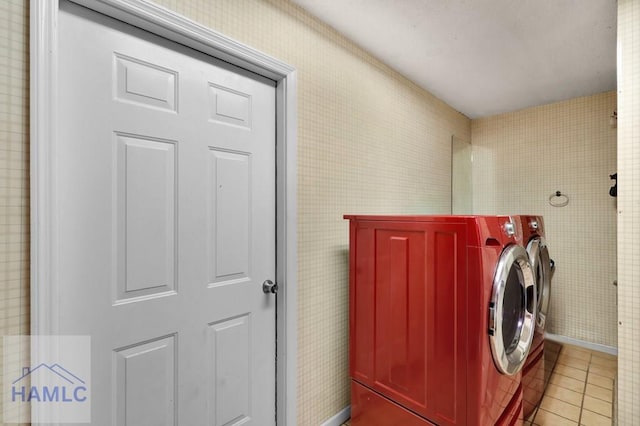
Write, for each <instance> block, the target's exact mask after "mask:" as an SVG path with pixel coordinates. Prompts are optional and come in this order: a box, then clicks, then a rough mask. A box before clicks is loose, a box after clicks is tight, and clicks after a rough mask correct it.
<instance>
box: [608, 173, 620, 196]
mask: <svg viewBox="0 0 640 426" xmlns="http://www.w3.org/2000/svg"><path fill="white" fill-rule="evenodd" d="M609 179H613V180H615V183H614V184H613V186H612V187H611V188H609V195H611V196H612V197H617V196H618V174H617V173H614V174H612V175H609Z"/></svg>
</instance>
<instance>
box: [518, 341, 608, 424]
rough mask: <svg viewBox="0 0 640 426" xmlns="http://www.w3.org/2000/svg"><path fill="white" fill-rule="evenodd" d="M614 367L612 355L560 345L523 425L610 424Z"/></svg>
mask: <svg viewBox="0 0 640 426" xmlns="http://www.w3.org/2000/svg"><path fill="white" fill-rule="evenodd" d="M546 344H547V342H545V352H546V349H547V346H546ZM545 361H546V358H545ZM550 365H553V364H552V363H550ZM617 368H618V361H617V358H616V357H615V356H613V355H609V354H606V353H603V352H596V351H590V350H588V349H584V348H581V347H578V346H571V345H563V346H562V349H561V350H560V354H559V356H558V360H557V362H556V363H555V366H554V368H553V369H552V370H551V371H550V373H551V379H550V380H549V384H548V385H547V388H546V391H545V394H544V397H543V398H542V402H541V403H540V406H539V407H538V409H537V411H536V412H534V413H533V414H532V416H531V417H530V418H529V419H528V420H527V421H525V426H530V425H536V426H551V425H553V426H556V425H557V426H562V425H576V426H577V425H584V426H599V425H606V426H610V425H612V424H613V422H612V420H611V419H612V417H613V386H614V381H615V377H616V371H617Z"/></svg>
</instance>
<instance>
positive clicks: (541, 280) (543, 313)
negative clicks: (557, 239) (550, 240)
mask: <svg viewBox="0 0 640 426" xmlns="http://www.w3.org/2000/svg"><path fill="white" fill-rule="evenodd" d="M527 254H528V255H529V262H531V268H532V269H533V274H534V276H535V278H536V296H537V299H538V305H537V308H536V325H537V326H538V327H539V328H540V329H542V330H544V326H545V322H546V318H547V312H548V311H549V296H550V295H551V259H550V258H549V248H548V247H547V242H546V241H545V239H544V238H542V237H534V238H532V239H531V240H530V241H529V244H527Z"/></svg>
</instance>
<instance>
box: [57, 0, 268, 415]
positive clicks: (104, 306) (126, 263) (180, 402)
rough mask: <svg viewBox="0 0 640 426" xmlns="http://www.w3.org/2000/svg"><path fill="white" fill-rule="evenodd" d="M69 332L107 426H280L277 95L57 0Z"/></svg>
mask: <svg viewBox="0 0 640 426" xmlns="http://www.w3.org/2000/svg"><path fill="white" fill-rule="evenodd" d="M59 44H60V57H59V69H60V72H59V90H60V92H61V95H60V97H59V98H60V100H59V104H58V108H59V116H60V118H61V119H60V123H59V135H58V140H59V141H60V143H59V146H58V147H57V152H56V162H57V163H56V166H57V167H56V175H55V179H56V184H55V188H56V191H57V200H58V204H57V208H58V216H59V218H60V220H59V223H58V228H57V230H56V232H57V235H58V238H57V239H58V241H59V247H58V248H57V256H58V274H59V276H58V281H59V282H60V283H61V289H60V303H59V309H60V320H59V324H58V327H57V328H58V330H59V333H60V334H79V335H85V334H86V335H90V336H91V337H92V383H93V384H94V386H93V389H92V398H93V401H92V418H93V423H94V424H103V425H123V424H131V425H147V424H149V425H165V424H166V425H196V424H197V425H204V424H210V425H218V424H219V425H232V424H254V425H269V424H274V422H275V412H274V410H275V297H274V296H273V295H265V294H264V293H263V292H262V282H263V281H264V280H265V279H272V280H273V279H274V278H275V248H276V247H275V84H274V83H273V82H272V81H270V80H267V79H264V78H262V77H259V76H256V75H253V74H251V73H249V72H247V71H245V70H241V69H237V68H234V67H232V66H230V65H228V64H226V63H224V62H220V61H216V60H215V59H213V58H211V57H209V56H206V55H204V54H201V53H198V52H195V51H192V50H190V49H188V48H185V47H183V46H180V45H177V44H175V43H172V42H169V41H167V40H164V39H161V38H159V37H156V36H153V35H151V34H149V33H146V32H144V31H142V30H139V29H136V28H134V27H131V26H128V25H126V24H123V23H121V22H118V21H115V20H112V19H110V18H106V17H104V16H102V15H99V14H97V13H95V12H91V11H88V10H86V9H84V8H82V7H80V6H76V5H73V4H71V3H68V2H62V4H61V11H60V39H59Z"/></svg>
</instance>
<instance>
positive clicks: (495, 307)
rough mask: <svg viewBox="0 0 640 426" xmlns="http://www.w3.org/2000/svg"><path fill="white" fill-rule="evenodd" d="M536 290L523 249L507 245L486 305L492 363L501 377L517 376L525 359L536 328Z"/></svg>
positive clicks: (531, 270) (531, 271)
mask: <svg viewBox="0 0 640 426" xmlns="http://www.w3.org/2000/svg"><path fill="white" fill-rule="evenodd" d="M535 310H536V287H535V277H534V274H533V269H532V267H531V264H530V263H529V259H528V255H527V252H526V251H525V249H524V248H523V247H521V246H518V245H510V246H507V247H506V248H505V249H504V251H503V252H502V254H501V256H500V260H499V262H498V266H497V268H496V273H495V277H494V280H493V294H492V298H491V302H490V304H489V340H490V343H491V352H492V354H493V360H494V362H495V364H496V367H497V368H498V370H499V371H500V372H501V373H503V374H508V375H513V374H516V373H517V372H518V371H520V369H521V368H522V366H523V365H524V362H525V360H526V358H527V354H528V353H529V349H530V348H531V341H532V340H533V330H534V327H535Z"/></svg>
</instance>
